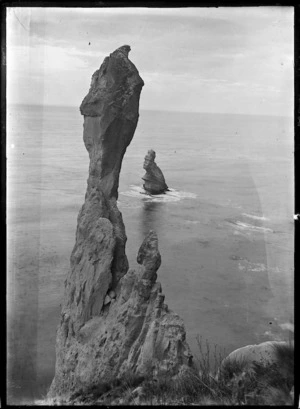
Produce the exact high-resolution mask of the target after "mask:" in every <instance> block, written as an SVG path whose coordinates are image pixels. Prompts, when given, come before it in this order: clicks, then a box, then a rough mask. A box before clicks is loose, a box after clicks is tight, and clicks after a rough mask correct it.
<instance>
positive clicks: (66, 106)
mask: <svg viewBox="0 0 300 409" xmlns="http://www.w3.org/2000/svg"><path fill="white" fill-rule="evenodd" d="M13 105H19V106H22V105H23V106H35V107H43V106H45V107H54V108H74V109H75V108H77V109H78V111H79V106H78V107H77V106H76V105H54V104H32V103H24V102H10V103H6V107H8V106H13ZM140 111H150V112H167V113H183V114H207V115H248V116H268V117H282V118H292V119H294V113H293V114H292V115H279V114H266V113H262V114H259V113H255V114H254V113H249V112H247V113H246V112H244V113H237V112H207V111H182V110H168V109H153V108H141V109H140Z"/></svg>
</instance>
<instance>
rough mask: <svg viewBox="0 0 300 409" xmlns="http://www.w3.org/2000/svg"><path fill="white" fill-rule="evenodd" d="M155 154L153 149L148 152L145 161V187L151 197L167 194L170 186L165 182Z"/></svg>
mask: <svg viewBox="0 0 300 409" xmlns="http://www.w3.org/2000/svg"><path fill="white" fill-rule="evenodd" d="M154 160H155V152H154V151H153V150H152V149H151V150H149V151H148V153H147V155H146V156H145V160H144V166H143V167H144V169H145V170H146V173H145V175H144V176H143V177H142V179H143V180H144V182H145V183H144V184H143V187H144V189H145V190H146V192H148V193H150V194H151V195H158V194H160V193H165V192H166V191H167V190H168V186H167V184H166V182H165V178H164V175H163V173H162V171H161V170H160V168H159V167H158V166H157V164H156V163H155V161H154Z"/></svg>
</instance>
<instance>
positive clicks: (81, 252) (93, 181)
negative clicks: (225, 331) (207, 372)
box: [48, 45, 194, 399]
mask: <svg viewBox="0 0 300 409" xmlns="http://www.w3.org/2000/svg"><path fill="white" fill-rule="evenodd" d="M129 51H130V47H129V46H127V45H126V46H123V47H120V48H118V49H117V50H116V51H114V52H113V53H112V54H110V56H109V57H106V58H105V59H104V62H103V64H102V65H101V67H100V69H99V70H97V71H96V72H95V73H94V74H93V76H92V81H91V87H90V90H89V92H88V94H87V96H86V97H85V98H84V100H83V102H82V104H81V106H80V111H81V113H82V115H83V116H84V130H83V140H84V144H85V147H86V149H87V150H88V153H89V158H90V166H89V177H88V181H87V191H86V195H85V202H84V204H83V206H82V209H81V210H80V212H79V215H78V219H77V231H76V242H75V246H74V249H73V251H72V254H71V260H70V269H69V272H68V274H67V278H66V280H65V293H64V299H63V304H62V310H61V320H60V323H59V325H58V328H57V336H56V366H55V376H54V379H53V381H52V384H51V387H50V390H49V393H48V397H50V398H51V397H63V398H65V399H68V398H69V397H70V396H71V395H72V394H74V393H77V392H78V391H80V390H82V389H84V388H87V387H90V386H93V385H97V384H98V383H99V382H100V381H101V380H104V379H107V378H111V377H117V376H120V375H122V374H126V373H127V371H130V372H132V373H141V374H142V373H149V371H151V372H153V373H157V372H161V371H167V372H168V373H174V374H176V373H177V372H178V371H179V370H180V368H181V367H182V366H193V365H194V364H193V361H192V355H191V352H190V349H189V346H188V344H187V343H186V339H185V338H186V334H185V329H184V324H183V321H182V320H181V318H180V317H179V316H178V315H177V314H175V313H173V312H172V311H170V310H169V309H168V306H167V305H166V304H165V303H164V298H165V297H164V295H163V294H162V290H161V285H160V283H158V282H156V278H157V270H158V268H159V266H160V263H161V256H160V253H159V250H158V239H157V235H156V233H155V232H154V231H150V232H149V233H148V235H147V237H146V238H145V240H144V242H143V243H142V245H141V247H140V250H139V252H138V257H137V262H138V264H139V266H138V268H137V269H135V270H134V269H129V266H128V261H127V257H126V254H125V244H126V240H127V237H126V233H125V226H124V223H123V219H122V214H121V212H120V211H119V209H118V207H117V198H118V185H119V174H120V169H121V165H122V159H123V156H124V154H125V151H126V148H127V146H128V145H129V143H130V142H131V140H132V137H133V135H134V132H135V129H136V126H137V122H138V117H139V112H138V111H139V98H140V93H141V89H142V87H143V85H144V82H143V80H142V79H141V77H140V76H139V73H138V70H137V69H136V67H135V66H134V64H133V63H132V62H131V61H130V60H129V59H128V53H129Z"/></svg>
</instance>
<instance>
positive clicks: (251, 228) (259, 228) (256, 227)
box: [234, 221, 273, 233]
mask: <svg viewBox="0 0 300 409" xmlns="http://www.w3.org/2000/svg"><path fill="white" fill-rule="evenodd" d="M234 224H235V225H236V226H238V227H240V228H241V229H248V230H258V231H266V232H271V233H273V230H272V229H269V228H268V227H259V226H253V225H252V224H249V223H244V222H240V221H237V222H235V223H234Z"/></svg>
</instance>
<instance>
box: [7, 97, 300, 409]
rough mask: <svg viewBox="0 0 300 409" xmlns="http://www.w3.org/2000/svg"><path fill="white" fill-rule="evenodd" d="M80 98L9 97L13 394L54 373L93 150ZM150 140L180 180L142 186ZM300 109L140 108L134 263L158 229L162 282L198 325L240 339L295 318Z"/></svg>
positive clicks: (130, 174)
mask: <svg viewBox="0 0 300 409" xmlns="http://www.w3.org/2000/svg"><path fill="white" fill-rule="evenodd" d="M82 130H83V117H82V116H81V115H80V112H79V109H78V108H76V107H75V108H74V107H49V106H26V105H14V106H8V108H7V134H8V135H7V221H8V234H7V237H8V243H7V251H8V258H7V262H8V264H7V265H8V288H7V290H8V292H7V295H8V393H9V397H10V402H11V403H13V402H14V403H17V404H21V403H24V402H25V403H26V402H28V401H31V400H32V399H35V398H38V397H40V396H41V395H42V394H43V393H46V391H47V388H48V387H49V385H50V382H51V380H52V377H53V375H54V365H55V332H56V326H57V324H58V322H59V319H60V316H59V314H60V303H61V300H62V296H63V289H64V279H65V277H66V274H67V271H68V268H69V259H70V255H71V251H72V248H73V246H74V244H75V231H76V224H77V215H78V212H79V210H80V208H81V206H82V204H83V202H84V195H85V190H86V180H87V176H88V166H89V158H88V153H87V151H86V149H85V147H84V143H83V137H82ZM149 149H153V150H154V151H155V152H156V162H157V164H158V166H159V167H160V168H161V170H162V171H163V173H164V176H165V179H166V183H167V185H168V186H169V187H170V192H168V193H167V194H166V195H159V196H157V197H151V196H149V195H145V194H144V191H143V189H142V184H143V181H142V179H141V178H142V176H143V175H144V172H145V171H144V170H143V159H144V156H145V154H146V153H147V151H148V150H149ZM293 177H294V170H293V120H292V118H286V117H278V116H277V117H275V116H274V117H271V116H253V115H231V114H204V113H178V112H161V111H143V110H141V111H140V118H139V122H138V126H137V130H136V133H135V135H134V138H133V140H132V142H131V144H130V145H129V147H128V149H127V152H126V154H125V156H124V160H123V165H122V170H121V176H120V184H119V197H118V206H119V208H120V210H121V212H122V214H123V219H124V223H125V226H126V234H127V236H128V241H127V256H128V259H129V263H130V267H135V265H136V256H137V251H138V249H139V246H140V245H141V243H142V241H143V239H144V237H145V235H146V233H147V232H148V231H149V230H150V229H154V230H155V231H156V232H157V234H158V239H159V249H160V252H161V256H162V265H161V267H160V269H159V270H158V281H160V282H161V283H162V288H163V293H164V294H165V296H166V303H167V304H168V306H169V308H171V309H173V310H174V311H176V312H177V313H178V314H179V315H180V316H181V317H182V318H183V320H184V322H185V326H186V330H187V334H188V342H189V343H190V345H191V347H192V349H193V352H194V354H195V355H197V353H198V351H197V343H196V336H197V335H198V334H199V335H200V336H202V338H203V339H207V340H208V341H209V342H210V343H212V344H218V345H219V346H220V347H221V348H225V349H226V351H227V352H231V351H232V350H234V349H235V348H239V347H241V346H244V345H248V344H254V343H259V342H263V341H267V340H272V339H278V340H285V339H288V337H289V336H290V328H292V324H293V271H294V265H293V258H294V244H293V243H294V224H293V223H294V222H293V205H294V197H293V186H294V183H293Z"/></svg>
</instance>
